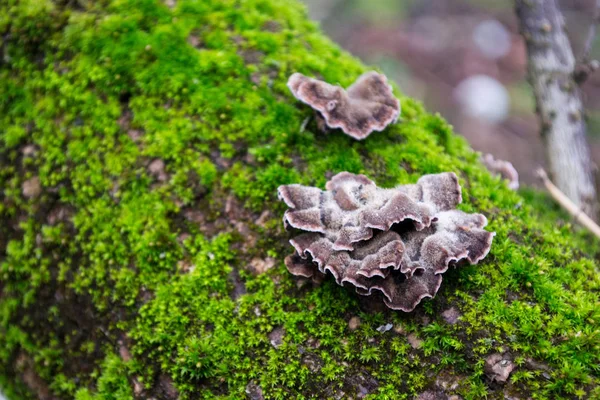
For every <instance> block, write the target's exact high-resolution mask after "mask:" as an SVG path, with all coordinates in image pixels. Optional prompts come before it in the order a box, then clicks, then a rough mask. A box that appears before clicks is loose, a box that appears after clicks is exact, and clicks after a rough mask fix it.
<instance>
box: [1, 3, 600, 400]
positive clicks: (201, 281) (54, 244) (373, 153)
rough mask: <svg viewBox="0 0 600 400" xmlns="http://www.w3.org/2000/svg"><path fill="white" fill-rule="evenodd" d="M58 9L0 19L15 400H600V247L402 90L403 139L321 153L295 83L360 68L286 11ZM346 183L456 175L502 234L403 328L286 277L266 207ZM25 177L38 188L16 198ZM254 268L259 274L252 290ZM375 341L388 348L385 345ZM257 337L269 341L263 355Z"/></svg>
mask: <svg viewBox="0 0 600 400" xmlns="http://www.w3.org/2000/svg"><path fill="white" fill-rule="evenodd" d="M72 3H73V2H59V1H56V2H50V1H28V2H24V1H9V2H4V3H3V4H2V5H0V34H1V35H0V37H2V42H0V50H1V51H2V52H4V58H3V60H4V61H3V62H2V63H0V92H2V93H3V96H1V98H0V127H2V128H0V129H1V130H0V165H1V168H0V187H1V188H2V192H0V199H1V201H0V222H1V223H0V260H1V261H0V277H1V279H0V282H1V283H0V349H1V350H0V365H2V368H1V369H0V371H2V373H0V386H1V387H2V389H3V390H4V391H6V392H7V393H8V394H9V395H12V397H14V398H17V397H23V396H25V391H24V389H23V385H22V382H23V377H24V374H25V370H26V368H27V367H26V365H29V364H27V363H26V364H24V363H23V361H22V360H24V359H25V360H28V363H30V364H31V365H32V369H33V372H34V373H35V374H36V375H37V376H38V377H39V378H40V379H42V380H44V381H45V382H46V383H47V387H48V390H50V391H52V392H54V393H55V394H56V395H59V396H63V397H67V398H72V397H75V398H77V399H80V400H82V399H100V398H101V399H112V398H115V399H116V398H131V397H132V396H133V390H134V387H135V388H136V390H137V391H140V390H141V391H142V394H141V396H142V397H148V398H150V397H157V398H159V397H161V396H163V397H164V396H166V397H174V395H173V391H174V390H175V389H176V390H177V391H178V392H179V395H180V397H181V398H183V399H185V398H190V399H193V398H240V397H243V396H245V391H246V387H247V386H248V385H249V384H250V385H258V386H260V387H261V388H262V391H263V394H264V395H265V396H266V397H268V398H296V397H299V398H327V397H333V396H336V394H339V393H341V392H343V393H345V394H346V395H348V396H355V394H356V393H357V392H358V391H359V385H360V386H362V387H364V388H367V389H368V390H369V392H370V394H369V398H381V399H386V398H394V399H395V398H411V397H413V396H415V395H417V394H419V393H421V392H423V391H425V390H433V389H435V382H436V379H438V378H439V377H444V376H445V377H450V378H452V379H455V380H456V386H449V387H451V389H447V393H448V394H459V395H461V396H463V397H464V398H469V399H478V398H482V397H483V396H488V398H503V397H504V395H505V393H506V394H507V395H513V394H514V395H515V396H520V397H532V398H556V399H558V398H577V397H579V398H594V397H596V398H598V397H599V396H600V394H599V389H598V387H599V386H598V381H599V379H600V370H599V368H598V365H600V358H599V354H600V322H599V321H600V308H599V307H598V304H599V301H600V297H599V293H600V274H599V273H598V272H599V269H598V264H597V262H596V258H597V254H598V244H597V242H595V241H593V240H591V239H590V238H589V237H588V235H586V234H585V232H582V231H581V230H577V229H576V228H574V227H572V226H571V224H570V223H569V218H568V216H566V215H564V214H563V213H562V212H561V211H560V210H558V209H557V208H556V207H555V206H554V205H553V204H552V202H551V201H550V200H549V199H548V198H547V197H545V196H544V195H542V194H539V193H537V192H534V191H531V190H525V191H522V192H521V193H519V194H516V193H514V192H511V191H510V190H508V189H507V188H506V186H505V184H504V183H503V182H501V181H500V180H499V179H497V178H492V177H491V176H490V175H489V174H488V173H487V172H486V171H485V170H484V169H483V168H482V167H481V165H480V164H479V163H478V161H477V160H478V155H477V154H476V153H474V152H472V151H471V150H470V149H469V147H468V145H467V143H466V142H465V141H464V140H463V139H462V138H460V137H458V136H456V135H455V134H454V133H453V132H452V128H451V127H450V126H449V125H448V124H447V123H446V122H445V121H444V120H443V119H442V118H441V117H440V116H438V115H431V114H428V113H427V112H426V111H425V110H424V109H423V107H422V105H421V104H419V103H418V102H416V101H414V100H412V99H409V98H406V97H403V96H402V94H401V92H400V91H399V90H398V89H397V88H396V89H395V91H396V94H397V95H398V96H400V97H401V100H402V122H401V123H399V124H397V125H394V126H392V127H390V128H388V129H386V130H385V131H384V132H380V133H374V134H373V135H372V136H370V137H369V138H368V139H367V140H365V141H360V142H357V141H354V140H352V139H351V138H349V137H347V136H345V135H343V134H341V133H340V132H339V131H331V132H328V133H326V134H325V133H322V132H320V131H319V130H318V128H317V124H316V122H315V120H314V117H313V114H312V112H311V110H309V109H308V108H307V107H304V106H302V105H301V104H299V103H298V102H297V101H295V99H293V97H292V96H291V94H290V93H289V91H288V89H287V87H286V81H287V77H288V76H289V75H290V74H291V73H293V72H302V73H305V74H310V75H318V76H322V77H324V78H325V79H327V80H328V81H329V82H334V83H340V84H341V85H343V86H346V85H348V84H350V83H351V82H352V81H353V80H354V79H355V78H356V77H357V76H358V75H359V74H361V73H362V72H364V71H365V70H366V69H367V68H366V67H365V66H363V65H362V64H361V63H359V62H358V61H356V60H355V59H353V58H352V57H351V56H349V55H348V54H346V53H344V52H343V51H341V50H340V49H339V48H338V47H337V46H336V45H334V44H332V43H331V42H330V41H329V40H327V39H326V38H324V36H323V35H322V34H321V33H320V32H319V31H318V29H317V28H316V27H315V26H314V25H313V24H312V23H310V22H308V21H307V18H306V12H305V10H304V9H303V8H302V7H301V6H300V5H299V4H298V3H297V2H295V1H293V0H284V1H280V0H278V1H275V0H244V1H237V0H235V1H234V0H225V1H223V0H205V1H198V0H178V1H177V2H176V6H175V7H174V8H173V9H169V8H168V7H167V6H166V5H164V4H162V3H161V2H158V1H155V0H136V1H134V0H112V1H111V0H103V1H99V2H79V3H77V4H78V6H77V7H74V6H73V7H74V8H71V6H70V5H69V4H72ZM73 4H74V3H73ZM29 145H32V146H33V149H34V153H33V154H28V155H25V154H24V152H23V150H24V148H25V146H29ZM154 159H161V160H162V161H163V162H164V166H165V168H164V173H165V176H164V177H163V178H161V179H159V178H158V177H157V176H156V174H155V173H152V172H150V171H149V170H148V165H149V164H150V162H151V161H152V160H154ZM343 170H347V171H351V172H355V173H364V174H367V175H368V176H369V177H371V178H373V179H375V180H376V181H377V182H378V183H379V184H380V185H383V186H388V187H392V186H394V185H397V184H400V183H408V182H414V181H416V180H417V179H418V177H419V176H421V175H422V174H426V173H436V172H441V171H454V172H456V173H457V174H458V175H459V177H460V182H461V185H462V186H463V198H464V203H463V204H462V205H461V206H460V207H461V209H463V210H466V211H471V212H475V211H476V212H482V213H484V214H485V215H486V216H487V217H488V219H489V220H490V229H491V230H495V231H496V232H497V236H496V238H495V239H494V245H493V247H492V251H491V253H490V255H489V256H488V257H487V258H486V260H485V261H484V262H482V263H481V264H480V265H477V266H470V267H464V268H460V269H457V270H453V271H449V272H448V273H447V274H446V276H445V280H444V284H443V286H442V288H441V290H440V292H439V293H438V295H437V296H436V298H435V299H432V300H428V301H425V302H424V303H423V304H421V305H420V306H419V307H418V309H417V310H416V311H415V312H413V313H410V314H403V313H399V312H392V311H390V310H387V309H384V308H381V307H378V306H377V304H378V303H377V302H376V301H374V300H372V299H369V298H359V297H358V296H357V295H355V294H354V293H352V292H350V291H348V290H346V289H344V288H341V287H338V286H337V285H335V283H332V282H329V281H327V282H324V283H323V284H322V285H321V286H315V287H313V286H312V285H311V284H307V285H305V286H302V287H300V285H298V284H297V280H296V279H295V278H293V277H291V276H290V274H288V273H287V271H286V270H285V267H284V265H283V258H284V257H285V255H286V254H287V253H289V252H290V251H291V249H290V246H289V245H288V243H287V239H288V236H289V234H288V233H286V232H285V231H284V230H283V229H282V227H281V223H280V221H281V220H280V216H281V214H282V212H283V210H284V206H283V205H282V204H281V203H280V202H278V201H277V200H276V188H277V186H279V185H281V184H286V183H292V182H300V183H304V184H310V185H317V186H320V187H322V186H323V185H324V183H325V181H326V180H327V178H328V177H329V176H331V174H334V173H337V172H340V171H343ZM35 176H37V177H39V179H40V182H41V186H42V191H41V193H40V195H39V196H38V197H36V198H33V199H28V198H25V197H24V196H23V194H22V184H23V182H24V181H25V180H27V179H30V178H32V177H35ZM267 257H271V258H273V259H274V260H275V263H274V267H273V268H271V269H270V270H269V271H267V272H265V273H263V274H257V273H256V267H253V265H255V264H256V263H257V262H259V263H260V260H265V259H266V258H267ZM265 263H266V260H265ZM451 306H454V307H456V308H457V309H458V310H459V311H460V312H461V314H462V318H461V320H460V321H459V322H458V323H457V324H454V325H449V324H448V323H446V322H444V320H443V319H442V318H441V315H440V314H441V312H442V311H444V310H446V309H448V308H449V307H451ZM351 316H359V317H360V319H361V325H360V326H359V327H358V329H356V330H353V331H351V330H349V328H348V320H349V319H350V317H351ZM386 323H393V324H394V327H395V329H394V330H391V331H389V332H386V333H380V332H378V331H377V329H376V328H377V327H379V326H381V325H383V324H386ZM273 332H275V333H281V332H283V333H284V334H283V336H282V339H281V343H280V344H279V343H277V346H274V345H273V344H272V343H271V341H272V340H273V339H272V337H270V336H272V335H273V334H274V333H273ZM409 335H413V336H414V337H416V338H418V339H419V340H421V341H422V343H421V346H420V347H419V348H413V346H412V345H411V344H410V343H409V340H408V336H409ZM123 349H125V350H123ZM123 351H124V352H125V353H123ZM495 352H510V353H511V354H512V355H513V357H514V362H515V364H516V365H517V368H516V369H515V371H514V372H513V374H512V375H511V379H510V382H509V383H507V384H506V385H505V386H504V387H502V386H501V385H497V384H490V383H489V381H488V380H487V378H486V377H485V370H484V364H485V361H484V360H485V358H486V357H487V356H488V355H490V354H491V353H495ZM123 354H129V355H130V357H131V359H129V357H125V356H124V355H123ZM122 357H124V358H122ZM18 360H21V362H17V361H18ZM531 360H533V361H534V363H532V362H531ZM536 363H537V364H536ZM28 372H31V371H28ZM450 378H448V379H450ZM165 386H166V387H167V389H165ZM165 393H171V394H170V395H169V394H167V395H166V394H165Z"/></svg>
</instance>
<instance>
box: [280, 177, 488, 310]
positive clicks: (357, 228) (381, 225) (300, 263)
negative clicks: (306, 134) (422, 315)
mask: <svg viewBox="0 0 600 400" xmlns="http://www.w3.org/2000/svg"><path fill="white" fill-rule="evenodd" d="M278 194H279V198H280V199H281V200H283V201H284V202H285V203H286V204H287V206H288V207H289V209H288V210H287V211H286V212H285V214H284V217H283V221H284V225H285V227H286V229H290V228H295V229H297V230H302V231H304V232H302V233H300V234H298V235H297V236H295V237H294V238H292V239H291V240H290V243H291V244H292V246H293V247H294V248H295V252H294V253H293V254H292V255H290V256H288V257H287V258H286V259H285V264H286V266H287V268H288V270H289V271H290V272H291V273H292V274H294V275H297V276H303V277H306V278H312V279H314V280H316V281H320V280H321V279H323V278H324V277H325V275H326V274H327V273H330V274H331V275H332V276H333V277H334V279H335V281H336V282H337V283H338V284H339V285H344V284H349V285H352V286H354V287H355V289H356V291H357V293H359V294H361V295H370V294H372V293H373V291H376V290H377V291H380V292H381V293H382V294H383V298H384V302H385V304H386V305H387V306H388V307H390V308H392V309H394V310H402V311H412V310H413V309H414V308H415V307H416V305H417V304H419V302H420V301H421V299H423V298H425V297H433V296H435V294H436V292H437V291H438V289H439V287H440V285H441V283H442V273H444V272H445V271H446V270H447V269H448V267H449V266H450V265H454V264H456V263H458V262H459V261H461V260H467V261H469V262H470V263H471V264H476V263H477V262H478V261H479V260H481V259H483V258H484V257H485V256H486V255H487V254H488V252H489V250H490V247H491V244H492V239H493V237H494V232H488V231H486V230H484V229H483V228H484V227H485V226H486V224H487V219H486V218H485V217H484V216H483V215H481V214H468V213H465V212H463V211H460V210H456V209H455V207H456V206H457V205H458V204H459V203H460V202H461V200H462V197H461V188H460V185H459V184H458V178H457V176H456V175H455V174H454V173H452V172H446V173H441V174H434V175H424V176H422V177H421V178H420V179H419V180H418V181H417V183H416V184H412V185H402V186H398V187H396V188H393V189H382V188H378V187H377V186H376V185H375V183H374V182H373V181H371V180H370V179H368V178H367V177H366V176H364V175H355V174H351V173H348V172H342V173H339V174H337V175H335V176H334V177H333V178H332V179H331V180H330V181H329V182H327V184H326V190H324V191H323V190H320V189H318V188H315V187H309V186H303V185H298V184H293V185H284V186H280V187H279V189H278Z"/></svg>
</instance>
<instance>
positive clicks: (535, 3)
mask: <svg viewBox="0 0 600 400" xmlns="http://www.w3.org/2000/svg"><path fill="white" fill-rule="evenodd" d="M516 12H517V17H518V20H519V25H520V29H521V33H522V35H523V37H524V38H525V42H526V44H527V54H528V59H529V81H530V82H531V85H532V86H533V90H534V95H535V99H536V104H537V112H538V115H539V116H540V121H541V132H542V137H543V139H544V143H545V146H546V157H547V160H548V165H549V169H550V175H551V178H552V180H553V181H554V183H555V184H556V186H557V187H558V188H559V189H560V190H561V191H562V192H564V193H565V194H566V195H567V196H568V197H569V198H570V199H571V200H573V202H574V203H575V204H577V206H579V207H580V208H581V209H582V210H583V211H584V212H585V213H586V214H587V215H589V216H590V217H592V218H593V219H596V218H597V211H598V209H597V197H596V187H595V184H594V177H593V173H592V164H591V158H590V150H589V147H588V144H587V140H586V133H585V132H586V129H585V120H584V110H583V106H582V102H581V91H580V89H579V87H578V85H577V84H576V82H575V80H574V72H575V66H576V64H575V57H574V55H573V50H572V49H571V45H570V43H569V39H568V37H567V35H566V33H565V21H564V18H563V16H562V14H561V12H560V9H559V8H558V5H557V4H556V0H517V1H516Z"/></svg>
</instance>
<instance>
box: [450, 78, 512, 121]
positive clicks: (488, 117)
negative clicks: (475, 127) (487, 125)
mask: <svg viewBox="0 0 600 400" xmlns="http://www.w3.org/2000/svg"><path fill="white" fill-rule="evenodd" d="M454 96H455V98H456V100H457V101H458V102H459V103H460V105H461V107H462V111H463V112H464V113H465V114H467V115H470V116H472V117H476V118H480V119H483V120H485V121H488V122H492V123H499V122H502V121H503V120H504V119H506V117H507V116H508V112H509V106H510V99H509V96H508V91H507V90H506V88H505V87H504V85H502V84H501V83H500V82H498V81H497V80H496V79H494V78H492V77H490V76H487V75H473V76H470V77H468V78H467V79H465V80H463V81H462V82H460V83H459V84H458V86H456V88H455V89H454Z"/></svg>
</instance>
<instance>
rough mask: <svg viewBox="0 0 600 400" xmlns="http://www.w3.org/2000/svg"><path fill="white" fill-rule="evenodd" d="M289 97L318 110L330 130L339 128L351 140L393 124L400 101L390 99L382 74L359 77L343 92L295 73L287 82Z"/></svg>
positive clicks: (336, 87)
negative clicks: (290, 94) (289, 91)
mask: <svg viewBox="0 0 600 400" xmlns="http://www.w3.org/2000/svg"><path fill="white" fill-rule="evenodd" d="M288 87H289V88H290V90H291V92H292V94H293V95H294V96H295V97H296V98H297V99H298V100H300V101H302V102H303V103H306V104H308V105H309V106H311V107H312V108H313V109H315V110H316V111H318V112H319V113H320V115H321V116H323V118H324V119H325V124H326V125H327V126H328V127H330V128H341V129H342V131H344V133H346V134H347V135H349V136H351V137H353V138H354V139H358V140H360V139H364V138H366V137H367V136H369V134H371V132H373V131H382V130H383V129H384V128H385V127H386V126H388V125H389V124H391V123H394V122H396V120H397V119H398V116H399V115H400V101H398V99H396V98H395V97H394V94H393V93H392V87H391V86H390V85H389V83H388V82H387V78H386V77H385V75H382V74H378V73H377V72H374V71H371V72H367V73H364V74H362V75H361V76H360V77H359V78H358V79H357V80H356V81H355V82H354V83H353V84H352V85H351V86H349V87H348V88H347V89H346V90H344V89H343V88H341V87H340V86H334V85H330V84H329V83H327V82H323V81H320V80H317V79H313V78H309V77H307V76H304V75H302V74H300V73H295V74H293V75H292V76H290V78H289V80H288Z"/></svg>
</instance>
